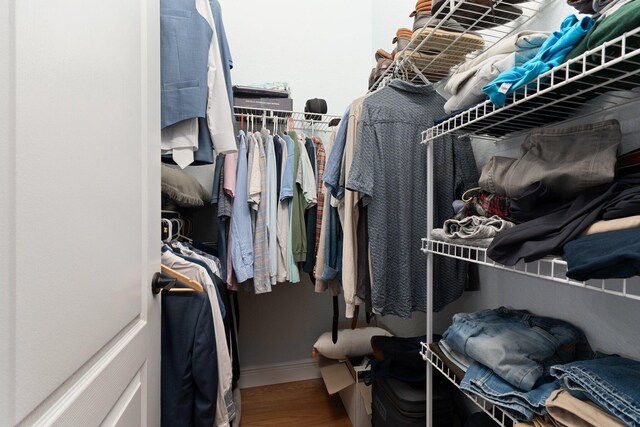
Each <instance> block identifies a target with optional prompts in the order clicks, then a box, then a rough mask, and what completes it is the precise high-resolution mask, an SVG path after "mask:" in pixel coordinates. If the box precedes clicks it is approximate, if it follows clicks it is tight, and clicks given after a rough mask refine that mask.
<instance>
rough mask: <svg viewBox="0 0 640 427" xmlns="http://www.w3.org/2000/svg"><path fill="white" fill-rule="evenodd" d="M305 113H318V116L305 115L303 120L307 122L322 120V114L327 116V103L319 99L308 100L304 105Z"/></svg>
mask: <svg viewBox="0 0 640 427" xmlns="http://www.w3.org/2000/svg"><path fill="white" fill-rule="evenodd" d="M304 112H305V113H320V114H305V115H304V118H305V119H307V120H322V114H327V101H325V100H324V99H320V98H313V99H308V100H307V102H305V104H304Z"/></svg>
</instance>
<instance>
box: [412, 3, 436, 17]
mask: <svg viewBox="0 0 640 427" xmlns="http://www.w3.org/2000/svg"><path fill="white" fill-rule="evenodd" d="M431 5H432V2H431V0H418V2H417V3H416V9H415V10H414V11H413V12H411V15H409V17H410V18H413V17H414V16H416V15H417V14H419V13H420V12H431Z"/></svg>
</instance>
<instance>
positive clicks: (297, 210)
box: [283, 132, 304, 283]
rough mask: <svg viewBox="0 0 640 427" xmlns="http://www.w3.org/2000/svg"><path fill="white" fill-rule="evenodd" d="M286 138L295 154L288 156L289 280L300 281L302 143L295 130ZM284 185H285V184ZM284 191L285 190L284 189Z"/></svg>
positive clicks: (288, 145) (302, 209)
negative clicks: (299, 174) (298, 263)
mask: <svg viewBox="0 0 640 427" xmlns="http://www.w3.org/2000/svg"><path fill="white" fill-rule="evenodd" d="M284 139H285V140H286V141H287V149H289V147H291V150H292V151H293V156H292V155H291V152H289V154H288V156H289V157H290V158H292V167H291V170H290V172H291V184H292V187H291V192H292V197H291V201H290V202H289V244H288V248H287V255H288V260H287V268H288V270H287V275H288V276H289V282H291V283H299V282H300V271H299V270H298V265H297V264H296V254H298V253H299V252H300V249H301V248H302V237H301V235H300V222H301V218H302V215H303V214H304V207H303V206H302V197H301V194H300V193H301V192H300V190H299V187H298V185H297V184H296V182H295V177H296V176H297V175H298V161H299V160H300V145H299V144H298V142H297V140H298V136H297V135H296V134H295V132H290V134H289V135H285V137H284ZM283 187H284V186H283ZM283 191H284V190H283Z"/></svg>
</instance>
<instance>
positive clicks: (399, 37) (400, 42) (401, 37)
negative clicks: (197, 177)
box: [393, 28, 413, 52]
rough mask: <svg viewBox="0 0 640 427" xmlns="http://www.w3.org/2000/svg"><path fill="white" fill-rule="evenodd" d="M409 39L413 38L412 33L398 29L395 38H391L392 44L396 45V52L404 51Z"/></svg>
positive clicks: (408, 30)
mask: <svg viewBox="0 0 640 427" xmlns="http://www.w3.org/2000/svg"><path fill="white" fill-rule="evenodd" d="M411 37H413V31H411V30H410V29H408V28H398V31H396V36H395V37H394V38H393V43H395V44H396V51H397V52H400V51H401V50H404V48H406V47H407V46H408V45H409V42H410V41H411Z"/></svg>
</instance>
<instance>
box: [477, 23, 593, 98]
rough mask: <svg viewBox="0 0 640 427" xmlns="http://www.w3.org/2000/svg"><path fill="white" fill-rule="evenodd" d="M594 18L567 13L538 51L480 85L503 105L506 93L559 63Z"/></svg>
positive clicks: (586, 30)
mask: <svg viewBox="0 0 640 427" xmlns="http://www.w3.org/2000/svg"><path fill="white" fill-rule="evenodd" d="M594 22H595V21H594V20H593V19H592V18H591V17H590V16H585V17H582V18H580V19H578V18H577V17H576V16H575V15H569V16H567V17H566V18H565V19H564V21H562V25H561V26H560V31H555V32H554V33H553V34H551V35H550V36H549V37H548V38H547V40H546V41H545V42H544V44H543V45H542V47H541V48H540V51H538V54H537V55H536V56H534V57H533V58H531V59H530V60H529V61H527V62H525V63H524V64H522V65H520V66H515V67H513V68H510V69H508V70H505V71H503V72H502V73H500V74H499V75H498V77H496V78H495V80H493V81H492V82H491V83H489V84H487V85H486V86H484V87H483V88H482V91H483V92H484V93H486V94H487V95H488V96H489V99H490V100H491V102H493V103H494V104H495V105H497V106H500V107H501V106H503V105H504V102H505V100H506V98H507V94H509V93H511V92H513V91H515V90H517V89H519V88H521V87H523V86H524V85H526V84H527V83H529V82H530V81H531V80H533V79H535V78H536V77H538V76H539V75H540V74H543V73H545V72H546V71H549V70H550V69H552V68H553V67H555V66H557V65H560V64H561V63H562V62H563V61H564V58H565V57H566V56H567V54H568V53H569V52H570V51H571V50H572V49H573V47H574V46H575V45H576V44H577V43H578V42H580V40H581V39H582V38H583V37H584V35H585V34H586V33H587V32H588V31H589V30H590V29H591V27H592V26H593V24H594Z"/></svg>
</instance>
